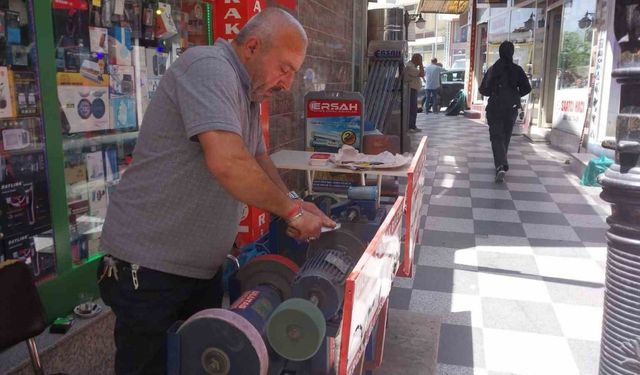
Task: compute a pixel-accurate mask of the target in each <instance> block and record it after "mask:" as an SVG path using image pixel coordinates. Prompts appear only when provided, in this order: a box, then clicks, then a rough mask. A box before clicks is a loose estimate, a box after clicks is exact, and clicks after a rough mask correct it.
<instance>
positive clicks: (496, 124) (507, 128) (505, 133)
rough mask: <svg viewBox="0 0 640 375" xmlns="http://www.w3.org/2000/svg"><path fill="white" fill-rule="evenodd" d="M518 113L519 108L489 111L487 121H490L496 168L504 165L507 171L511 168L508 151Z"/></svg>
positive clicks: (490, 134)
mask: <svg viewBox="0 0 640 375" xmlns="http://www.w3.org/2000/svg"><path fill="white" fill-rule="evenodd" d="M517 115H518V110H517V109H515V108H514V109H511V110H504V111H492V110H488V111H487V122H488V123H489V136H490V139H491V149H492V150H493V164H494V165H495V166H496V168H498V167H500V166H502V167H504V170H505V171H508V170H509V162H508V160H507V152H508V151H509V142H511V133H513V125H514V124H515V122H516V117H517Z"/></svg>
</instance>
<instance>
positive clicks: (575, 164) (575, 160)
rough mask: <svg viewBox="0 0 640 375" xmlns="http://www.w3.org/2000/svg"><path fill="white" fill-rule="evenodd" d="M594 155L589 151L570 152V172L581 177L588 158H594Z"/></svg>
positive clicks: (587, 163)
mask: <svg viewBox="0 0 640 375" xmlns="http://www.w3.org/2000/svg"><path fill="white" fill-rule="evenodd" d="M595 157H596V156H595V155H594V154H592V153H589V152H584V153H583V152H581V153H577V152H573V153H571V164H570V167H569V170H570V171H571V173H573V174H575V175H576V176H578V178H582V174H583V173H584V170H585V168H587V165H589V160H591V159H593V158H595Z"/></svg>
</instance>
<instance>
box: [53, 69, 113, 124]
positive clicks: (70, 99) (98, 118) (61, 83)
mask: <svg viewBox="0 0 640 375" xmlns="http://www.w3.org/2000/svg"><path fill="white" fill-rule="evenodd" d="M57 81H58V100H59V101H60V107H61V108H62V112H63V116H62V126H63V129H64V130H65V132H66V133H80V132H89V131H96V130H106V129H109V128H110V123H109V117H110V116H109V112H110V111H109V108H110V106H109V104H110V103H109V76H108V75H103V76H102V79H101V80H100V81H99V82H96V81H93V80H89V79H86V78H84V77H83V76H82V75H81V74H80V73H58V74H57Z"/></svg>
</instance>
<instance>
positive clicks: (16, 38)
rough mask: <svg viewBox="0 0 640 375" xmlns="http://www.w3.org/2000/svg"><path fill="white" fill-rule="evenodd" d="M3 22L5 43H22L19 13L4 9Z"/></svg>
mask: <svg viewBox="0 0 640 375" xmlns="http://www.w3.org/2000/svg"><path fill="white" fill-rule="evenodd" d="M4 22H5V30H6V35H7V43H9V44H22V35H21V33H20V13H18V12H13V11H10V10H7V11H5V14H4Z"/></svg>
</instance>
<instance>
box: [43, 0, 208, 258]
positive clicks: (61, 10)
mask: <svg viewBox="0 0 640 375" xmlns="http://www.w3.org/2000/svg"><path fill="white" fill-rule="evenodd" d="M51 6H52V16H53V29H54V30H53V38H54V45H55V62H56V69H57V74H56V83H57V95H58V100H59V104H60V121H61V128H62V134H63V140H62V143H63V144H62V148H63V152H64V179H65V186H66V199H67V208H68V216H69V234H70V241H71V245H70V246H71V258H72V261H73V263H75V264H82V263H84V262H86V261H87V259H91V258H93V257H94V256H96V255H99V251H100V246H99V244H100V235H101V231H102V224H103V222H104V218H105V216H106V212H107V205H108V202H109V196H110V195H111V194H113V192H114V191H115V189H116V188H117V185H118V182H119V180H120V178H121V176H122V174H123V173H125V171H126V169H127V166H128V165H129V164H130V163H131V161H132V158H133V155H132V154H133V150H134V147H135V144H136V140H137V136H138V132H139V130H140V127H141V126H142V119H143V115H144V112H145V110H146V108H147V106H148V104H149V101H150V100H151V98H152V97H153V94H154V92H155V91H156V89H157V87H158V84H159V82H160V79H161V78H162V76H163V74H164V73H165V71H166V70H167V69H168V67H169V65H170V64H171V63H172V62H174V61H175V60H176V59H177V58H178V57H179V56H180V54H181V53H182V51H184V50H185V49H186V48H188V47H190V46H193V45H202V44H209V43H211V40H210V38H209V37H207V35H210V30H211V23H210V17H208V15H209V16H210V14H211V10H210V5H209V4H208V3H206V2H204V1H202V0H184V1H166V2H162V1H160V2H158V1H149V0H144V1H143V0H101V1H95V0H94V1H85V0H75V1H70V0H64V1H62V0H60V1H59V0H53V1H52V3H51Z"/></svg>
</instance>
